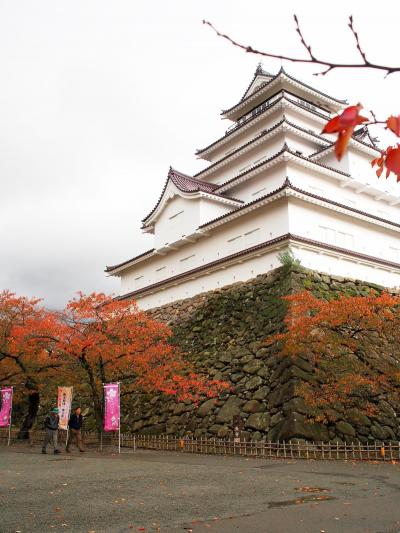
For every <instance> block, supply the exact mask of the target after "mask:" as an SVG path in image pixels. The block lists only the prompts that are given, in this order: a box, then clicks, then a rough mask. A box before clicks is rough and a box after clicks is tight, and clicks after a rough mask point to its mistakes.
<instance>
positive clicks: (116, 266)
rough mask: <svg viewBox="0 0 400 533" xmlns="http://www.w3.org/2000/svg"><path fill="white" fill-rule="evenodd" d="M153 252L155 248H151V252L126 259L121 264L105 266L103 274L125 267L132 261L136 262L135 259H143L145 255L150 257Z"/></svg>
mask: <svg viewBox="0 0 400 533" xmlns="http://www.w3.org/2000/svg"><path fill="white" fill-rule="evenodd" d="M153 252H155V248H152V249H151V250H147V251H146V252H143V253H141V254H139V255H136V256H135V257H131V258H130V259H127V260H126V261H123V262H122V263H118V265H112V266H107V267H106V268H105V270H104V272H111V271H112V270H115V269H116V268H119V267H122V266H124V265H127V264H128V263H131V262H132V261H136V259H141V258H142V257H145V256H146V255H151V254H152V253H153Z"/></svg>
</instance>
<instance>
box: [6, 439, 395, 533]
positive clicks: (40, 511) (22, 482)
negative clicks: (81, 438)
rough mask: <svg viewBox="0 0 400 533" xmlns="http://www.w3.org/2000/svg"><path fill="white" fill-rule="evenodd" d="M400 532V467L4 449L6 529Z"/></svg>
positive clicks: (23, 532)
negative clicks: (55, 453) (44, 452)
mask: <svg viewBox="0 0 400 533" xmlns="http://www.w3.org/2000/svg"><path fill="white" fill-rule="evenodd" d="M48 531H63V532H65V533H69V532H79V533H89V532H90V533H105V532H111V533H114V532H116V533H119V532H130V531H146V532H153V531H161V532H164V533H167V532H169V533H177V532H180V533H184V532H185V531H186V532H187V533H191V532H193V533H200V532H206V531H207V532H210V533H212V532H215V533H231V532H243V533H248V532H249V533H292V532H296V533H303V532H305V533H396V532H400V465H399V464H391V463H374V462H370V463H359V462H352V461H348V462H338V461H304V460H299V461H296V460H265V459H250V458H249V459H246V458H243V457H220V456H204V455H190V454H185V453H179V452H176V453H175V452H155V451H143V450H139V451H136V452H132V451H127V452H123V453H121V455H118V454H117V453H114V452H113V451H112V450H106V451H105V452H103V453H99V452H96V451H88V452H87V453H85V454H79V452H73V453H72V454H70V455H66V454H61V455H58V456H57V455H53V454H48V455H41V454H40V448H37V449H36V448H34V449H32V448H23V447H20V446H15V447H12V446H11V447H10V448H7V447H5V446H0V533H18V532H20V533H43V532H48Z"/></svg>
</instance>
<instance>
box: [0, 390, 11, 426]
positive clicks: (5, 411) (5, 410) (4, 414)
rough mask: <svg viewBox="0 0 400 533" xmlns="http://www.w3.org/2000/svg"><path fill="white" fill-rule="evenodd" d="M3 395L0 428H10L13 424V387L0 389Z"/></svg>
mask: <svg viewBox="0 0 400 533" xmlns="http://www.w3.org/2000/svg"><path fill="white" fill-rule="evenodd" d="M0 394H1V397H2V402H1V409H0V428H8V427H9V426H10V424H11V409H12V397H13V389H12V387H7V388H4V389H1V390H0Z"/></svg>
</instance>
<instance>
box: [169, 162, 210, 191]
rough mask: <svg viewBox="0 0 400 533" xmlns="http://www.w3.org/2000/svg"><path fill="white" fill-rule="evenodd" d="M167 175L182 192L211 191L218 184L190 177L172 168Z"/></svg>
mask: <svg viewBox="0 0 400 533" xmlns="http://www.w3.org/2000/svg"><path fill="white" fill-rule="evenodd" d="M168 177H169V178H170V179H171V181H172V182H173V183H174V184H175V185H176V186H177V187H178V189H179V190H180V191H182V192H199V191H203V192H208V193H213V192H214V191H215V189H217V188H218V185H216V184H215V183H207V182H206V181H202V180H198V179H196V178H192V177H191V176H187V175H186V174H182V172H178V171H177V170H174V169H173V168H170V171H169V173H168Z"/></svg>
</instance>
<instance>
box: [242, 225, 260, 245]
mask: <svg viewBox="0 0 400 533" xmlns="http://www.w3.org/2000/svg"><path fill="white" fill-rule="evenodd" d="M259 240H260V228H254V229H252V230H251V231H247V232H246V233H245V234H244V242H245V246H246V247H247V248H248V247H249V246H253V245H254V244H256V243H257V242H259Z"/></svg>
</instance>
